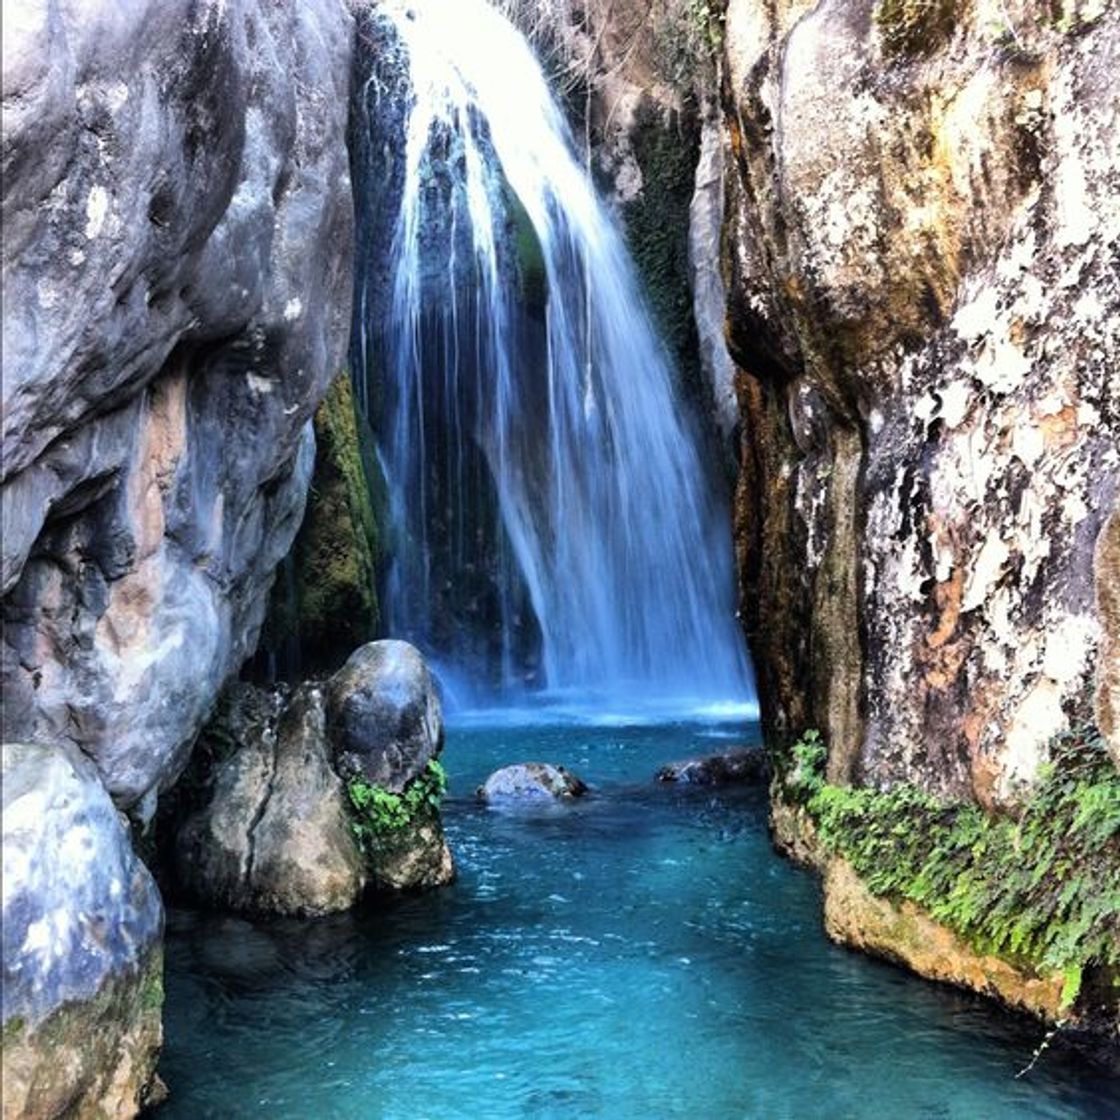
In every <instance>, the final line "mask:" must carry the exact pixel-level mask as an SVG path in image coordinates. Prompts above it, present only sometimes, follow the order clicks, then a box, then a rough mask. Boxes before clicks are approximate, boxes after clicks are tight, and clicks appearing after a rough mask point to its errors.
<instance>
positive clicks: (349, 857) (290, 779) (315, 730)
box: [176, 684, 367, 916]
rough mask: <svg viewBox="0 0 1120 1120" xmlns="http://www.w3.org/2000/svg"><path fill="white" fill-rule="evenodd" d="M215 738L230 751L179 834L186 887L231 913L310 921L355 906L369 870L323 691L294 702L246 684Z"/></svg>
mask: <svg viewBox="0 0 1120 1120" xmlns="http://www.w3.org/2000/svg"><path fill="white" fill-rule="evenodd" d="M208 737H209V739H210V740H211V741H213V740H214V739H215V738H216V739H219V740H225V741H226V742H227V743H228V744H229V750H230V753H229V755H228V757H226V758H225V759H224V760H221V761H219V762H218V764H217V766H216V768H215V770H214V773H213V774H212V776H211V777H210V790H209V795H208V797H207V798H206V799H205V800H204V803H203V805H202V806H201V808H199V809H198V810H196V811H195V812H194V813H193V814H191V815H190V816H189V817H188V818H187V820H186V821H185V823H184V824H183V825H182V827H181V828H180V830H179V832H178V838H177V842H176V874H177V878H178V883H179V884H180V885H181V886H182V887H183V888H184V889H185V890H186V891H187V892H188V893H189V894H190V895H192V896H193V897H194V898H195V899H197V900H199V901H202V902H205V903H207V904H209V905H211V906H214V907H218V908H222V909H231V910H238V911H248V912H257V913H267V914H285V915H304V916H307V915H317V914H326V913H331V912H334V911H338V910H346V909H348V908H349V907H351V906H353V905H354V903H355V902H356V901H357V900H358V898H359V897H360V895H361V893H362V891H363V890H364V889H365V886H366V881H367V873H366V866H365V863H364V861H363V859H362V855H361V853H360V851H359V850H358V846H357V843H356V841H355V839H354V835H353V832H352V830H351V827H350V818H349V815H348V811H347V803H346V791H345V789H344V788H343V785H342V782H341V781H340V780H339V778H338V776H337V774H335V772H334V770H333V769H332V767H331V763H330V751H329V747H328V744H327V739H326V727H325V716H324V705H323V695H322V692H321V690H320V688H319V687H318V686H317V685H314V684H307V685H302V686H301V687H300V688H298V689H297V690H296V691H295V693H294V694H293V695H292V696H291V698H290V699H288V698H285V697H284V696H283V695H282V694H281V693H271V694H270V693H266V692H263V691H262V690H259V689H254V688H252V687H250V686H239V687H238V688H237V689H235V690H234V691H233V692H232V694H231V695H230V698H229V701H228V709H227V711H226V712H225V713H223V716H222V721H221V724H220V726H217V727H212V728H211V729H210V730H209V732H208Z"/></svg>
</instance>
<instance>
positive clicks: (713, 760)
mask: <svg viewBox="0 0 1120 1120" xmlns="http://www.w3.org/2000/svg"><path fill="white" fill-rule="evenodd" d="M769 778H770V765H769V762H768V760H767V758H766V752H765V751H764V750H762V749H761V748H760V747H755V748H749V749H746V750H737V751H727V752H726V753H724V754H713V755H708V756H706V757H704V758H689V759H686V760H685V761H684V762H671V763H669V764H668V765H667V766H662V767H661V769H660V770H658V771H657V780H658V781H659V782H676V783H678V784H680V785H689V786H726V785H735V784H739V785H762V784H764V783H765V782H767V781H768V780H769Z"/></svg>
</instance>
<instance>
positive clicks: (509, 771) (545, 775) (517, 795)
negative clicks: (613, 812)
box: [478, 762, 587, 803]
mask: <svg viewBox="0 0 1120 1120" xmlns="http://www.w3.org/2000/svg"><path fill="white" fill-rule="evenodd" d="M586 792H587V786H586V784H585V783H584V782H583V781H582V780H581V779H579V778H577V777H576V776H575V774H572V773H571V772H570V771H568V770H565V769H564V767H563V766H552V765H550V764H549V763H547V762H519V763H517V764H516V765H513V766H504V767H503V768H502V769H501V770H496V771H495V772H494V773H493V774H491V775H490V777H489V778H487V779H486V784H485V785H482V786H480V787H479V789H478V797H479V799H480V800H482V801H486V802H490V803H494V802H502V801H529V802H532V801H563V800H569V799H571V798H575V797H582V796H583V795H584V794H585V793H586Z"/></svg>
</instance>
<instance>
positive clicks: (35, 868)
mask: <svg viewBox="0 0 1120 1120" xmlns="http://www.w3.org/2000/svg"><path fill="white" fill-rule="evenodd" d="M3 791H4V792H3V853H4V854H3V870H4V892H3V941H4V962H3V975H4V983H3V1024H4V1025H3V1035H4V1045H3V1084H4V1097H3V1101H4V1103H3V1115H4V1118H5V1120H9V1118H11V1120H14V1118H16V1117H54V1116H60V1115H64V1114H65V1115H67V1116H79V1117H81V1116H94V1115H96V1116H115V1117H129V1116H134V1115H136V1113H137V1112H138V1111H139V1110H140V1108H141V1107H142V1106H143V1105H144V1104H145V1103H148V1093H149V1090H150V1088H151V1087H152V1086H154V1085H155V1084H156V1082H155V1077H154V1075H155V1065H156V1059H157V1057H158V1055H159V1048H160V1043H161V1040H162V1030H161V1025H160V1008H161V1006H162V1003H163V953H162V944H161V943H162V934H163V906H162V903H161V902H160V897H159V892H158V891H157V890H156V886H155V883H154V881H153V880H152V877H151V875H149V874H148V871H147V869H146V868H145V867H144V865H143V864H142V863H141V862H140V861H139V860H138V859H137V858H136V856H135V854H134V853H133V850H132V845H131V843H130V841H129V834H128V828H127V827H126V825H125V824H124V822H123V821H122V819H121V817H120V816H119V814H118V812H117V810H116V809H115V808H114V806H113V802H112V801H111V800H110V798H109V795H108V793H107V792H106V791H105V789H104V787H103V786H102V784H101V782H100V780H99V778H98V776H97V771H96V769H95V768H94V766H93V764H92V763H91V762H90V761H89V760H88V759H86V758H84V757H83V756H82V755H81V753H80V752H79V751H77V750H76V749H74V748H73V747H70V746H60V747H47V746H41V745H23V744H8V743H6V744H4V747H3Z"/></svg>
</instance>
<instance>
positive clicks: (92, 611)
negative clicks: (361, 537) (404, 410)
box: [0, 0, 353, 816]
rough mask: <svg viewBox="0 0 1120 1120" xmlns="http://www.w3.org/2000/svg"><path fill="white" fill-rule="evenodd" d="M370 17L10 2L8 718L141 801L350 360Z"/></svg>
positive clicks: (237, 638)
mask: <svg viewBox="0 0 1120 1120" xmlns="http://www.w3.org/2000/svg"><path fill="white" fill-rule="evenodd" d="M352 39H353V25H352V20H351V18H350V16H349V15H348V13H347V11H346V9H345V7H344V6H343V5H342V4H339V3H335V2H333V0H306V2H304V0H301V3H299V4H281V5H276V4H271V3H262V2H258V0H232V2H219V0H207V2H204V3H193V2H188V0H172V2H166V0H160V2H158V3H157V2H154V0H128V2H127V3H119V2H113V3H109V2H102V0H97V2H93V3H91V2H83V3H77V2H76V0H37V2H34V3H20V4H15V3H11V4H8V3H5V6H4V44H3V51H4V60H3V63H4V98H3V119H4V140H3V151H2V159H3V172H4V196H3V223H4V242H5V243H4V271H3V306H4V317H3V331H4V333H3V358H4V381H3V465H2V472H0V480H2V495H0V497H2V502H3V556H2V561H3V564H2V569H3V570H2V577H3V584H2V587H3V616H4V643H3V698H4V705H3V708H4V728H3V730H4V737H5V739H6V740H9V741H10V740H14V739H22V740H29V741H39V742H48V743H69V744H72V745H75V746H77V747H79V748H80V749H81V750H82V751H83V752H84V753H85V754H87V755H89V756H90V757H91V758H93V760H94V761H95V762H96V764H97V767H98V770H99V772H100V775H101V778H102V780H103V781H104V782H105V784H106V786H107V788H108V789H109V791H110V792H111V793H112V795H113V797H114V799H115V800H116V802H117V803H118V804H119V805H120V806H122V807H136V809H137V812H138V814H139V815H140V816H147V815H148V813H149V812H150V810H151V808H152V807H153V805H154V797H155V794H156V793H157V791H158V790H159V789H160V788H166V786H167V785H168V784H169V783H170V782H172V781H174V778H175V777H176V775H177V774H178V772H179V770H180V769H181V768H182V766H183V764H184V763H185V761H186V754H187V753H188V751H189V748H190V744H191V743H192V741H193V739H194V737H195V735H196V733H197V731H198V729H199V727H200V725H201V724H202V722H203V720H204V719H205V717H206V715H207V713H208V711H209V710H210V708H211V706H212V703H213V699H214V697H215V695H216V693H217V691H218V689H219V687H220V685H221V684H222V682H223V681H224V680H225V679H226V678H227V677H229V676H230V675H231V674H232V673H235V672H236V671H237V670H238V668H239V667H240V665H241V664H242V662H243V660H244V659H245V658H246V657H247V656H248V655H249V654H250V653H251V652H252V651H253V649H254V647H255V644H256V640H257V633H258V630H259V628H260V625H261V620H262V616H263V612H264V608H265V603H266V600H267V596H268V591H269V588H270V586H271V583H272V580H273V573H274V570H275V567H276V565H277V563H278V562H279V561H280V559H281V558H282V557H283V556H284V555H285V554H286V553H287V552H288V550H289V547H290V545H291V542H292V538H293V536H294V534H295V532H296V529H297V527H298V525H299V523H300V519H301V517H302V513H303V505H304V500H305V496H306V493H307V486H308V481H309V478H310V474H311V468H312V462H313V457H314V437H313V435H312V431H311V426H310V424H309V418H310V417H311V415H312V413H313V412H314V410H315V407H316V405H317V403H318V401H319V400H320V398H321V397H322V396H323V394H324V392H325V391H326V389H327V386H328V384H329V383H330V380H331V378H332V377H333V376H334V375H335V374H336V373H337V372H338V371H339V369H341V368H342V359H343V352H344V347H345V343H346V338H347V333H348V328H349V309H350V286H351V275H350V273H351V252H352V248H351V245H352V224H353V217H352V204H351V198H350V185H349V172H348V163H347V154H346V144H345V128H346V116H347V104H348V100H347V99H348V95H349V80H350V74H349V59H350V56H351V48H352Z"/></svg>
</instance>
